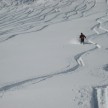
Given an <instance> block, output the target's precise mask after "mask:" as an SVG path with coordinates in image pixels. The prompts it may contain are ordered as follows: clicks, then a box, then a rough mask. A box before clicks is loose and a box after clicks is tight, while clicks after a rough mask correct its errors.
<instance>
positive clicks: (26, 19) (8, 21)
mask: <svg viewBox="0 0 108 108" xmlns="http://www.w3.org/2000/svg"><path fill="white" fill-rule="evenodd" d="M73 2H74V1H71V0H68V2H66V3H65V4H64V5H63V4H62V5H60V4H59V3H55V4H54V5H53V6H50V5H49V6H46V5H45V4H46V3H45V4H44V6H43V5H42V4H40V6H42V7H41V8H40V6H39V9H37V8H38V7H37V8H36V9H32V10H29V9H30V8H29V7H26V8H24V10H19V11H18V12H17V15H16V14H15V12H16V11H17V9H18V7H17V8H15V7H12V8H11V9H10V8H9V7H7V8H9V10H7V11H6V13H8V14H6V13H2V14H1V16H0V27H1V29H2V30H3V32H0V35H1V36H0V41H1V42H3V41H5V40H8V39H11V38H13V37H14V36H16V35H18V34H23V33H25V32H27V33H29V32H33V31H32V30H30V29H31V25H33V28H34V27H35V25H38V26H40V25H41V24H42V25H41V26H40V27H37V29H36V30H35V31H39V30H42V29H44V28H45V27H47V26H48V25H50V24H53V23H58V22H62V21H67V20H70V19H71V17H72V16H74V15H76V16H77V17H75V18H79V17H83V14H84V13H85V12H87V11H89V10H90V9H91V8H93V7H94V6H95V4H93V5H90V4H91V2H86V0H82V2H81V3H79V4H77V6H76V7H75V8H74V9H72V10H71V11H69V12H68V11H67V12H65V13H64V14H65V15H66V16H65V17H64V16H63V17H61V19H60V20H59V21H56V20H55V19H56V18H57V17H58V16H60V15H63V13H61V12H60V9H61V8H64V7H67V6H68V7H69V6H70V7H71V5H72V3H73ZM92 3H93V2H92ZM94 3H95V2H94ZM89 6H90V7H89ZM88 7H89V8H88ZM37 10H38V11H37ZM56 12H57V14H56ZM58 12H59V13H58ZM24 13H25V14H24ZM52 13H53V14H55V15H54V16H53V17H51V18H50V19H47V18H46V17H48V15H52ZM70 13H72V14H70ZM73 13H75V14H73ZM11 14H13V15H14V16H11ZM22 14H23V15H22ZM78 14H79V15H78ZM20 16H21V17H20ZM36 18H37V19H38V20H37V21H35V22H34V20H36ZM3 19H4V20H3ZM39 19H40V20H39ZM45 19H46V20H45ZM72 19H73V18H72ZM51 21H52V22H51ZM32 22H33V23H32ZM19 24H21V26H24V25H26V26H27V25H29V28H25V29H24V30H23V29H22V28H21V29H20V30H19V29H18V27H16V28H15V29H14V27H15V26H16V25H19ZM34 24H35V25H34ZM39 24H40V25H39ZM8 26H10V27H11V29H10V28H9V30H8V28H7V27H8ZM21 26H19V27H21ZM4 29H7V30H4ZM16 29H17V30H19V31H20V32H18V33H16ZM11 30H12V31H13V32H15V34H14V33H11ZM10 33H11V35H10ZM89 42H90V43H91V44H94V45H95V48H93V49H90V50H87V51H85V52H82V53H79V54H77V55H76V56H75V57H74V59H75V60H76V62H77V64H76V65H75V66H74V67H72V66H71V65H69V67H68V68H65V69H64V70H63V71H60V72H56V73H53V74H48V75H43V76H39V77H35V78H30V79H26V80H23V81H19V82H16V83H10V84H7V85H4V86H2V87H0V92H3V93H4V92H5V91H8V90H10V89H13V88H15V87H19V86H24V85H26V84H29V83H39V82H40V81H43V80H46V79H48V78H51V77H54V76H57V75H61V74H66V73H69V72H73V71H75V70H76V69H78V68H79V67H81V66H85V63H84V62H83V59H82V56H83V55H84V54H86V53H88V52H90V51H94V50H95V49H98V48H100V46H99V45H98V44H95V43H93V42H92V41H89Z"/></svg>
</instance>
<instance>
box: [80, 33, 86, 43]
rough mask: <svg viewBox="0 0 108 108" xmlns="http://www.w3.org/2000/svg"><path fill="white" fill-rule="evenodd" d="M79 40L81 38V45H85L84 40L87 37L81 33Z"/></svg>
mask: <svg viewBox="0 0 108 108" xmlns="http://www.w3.org/2000/svg"><path fill="white" fill-rule="evenodd" d="M79 38H80V41H81V43H83V44H84V39H85V38H86V36H85V35H84V34H83V33H81V34H80V37H79Z"/></svg>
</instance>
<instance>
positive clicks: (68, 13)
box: [0, 0, 95, 41]
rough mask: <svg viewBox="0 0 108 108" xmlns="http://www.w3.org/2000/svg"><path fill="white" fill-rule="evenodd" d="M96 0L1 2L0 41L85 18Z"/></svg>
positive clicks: (19, 0) (13, 0) (21, 0)
mask: <svg viewBox="0 0 108 108" xmlns="http://www.w3.org/2000/svg"><path fill="white" fill-rule="evenodd" d="M94 5H95V1H94V0H89V1H88V0H8V1H7V0H0V41H4V40H7V39H10V38H12V37H14V36H16V35H18V34H21V33H26V32H28V33H29V32H36V31H40V30H42V29H43V28H45V27H47V26H48V25H51V24H54V23H58V22H62V21H67V20H72V19H75V18H79V17H83V13H84V12H86V13H87V11H89V10H90V9H91V8H93V7H94Z"/></svg>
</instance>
